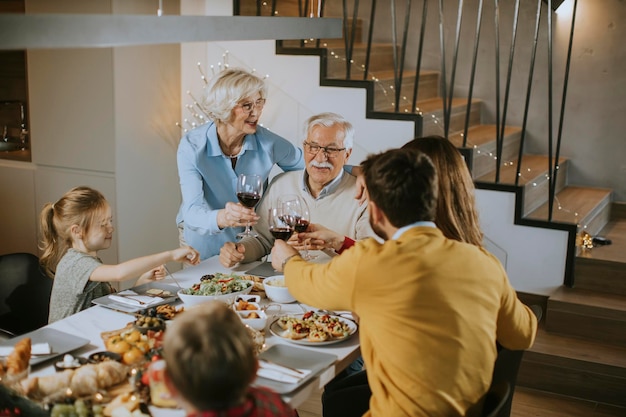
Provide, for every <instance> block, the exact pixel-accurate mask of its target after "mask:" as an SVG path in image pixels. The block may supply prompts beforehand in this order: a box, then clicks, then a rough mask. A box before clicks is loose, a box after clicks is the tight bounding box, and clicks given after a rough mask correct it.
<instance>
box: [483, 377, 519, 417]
mask: <svg viewBox="0 0 626 417" xmlns="http://www.w3.org/2000/svg"><path fill="white" fill-rule="evenodd" d="M483 398H484V402H483V412H482V414H481V417H502V416H503V414H502V412H503V411H504V408H505V406H506V405H507V403H510V399H511V398H513V390H511V386H510V385H509V383H508V382H506V381H501V382H499V383H497V384H495V385H494V384H492V385H491V387H489V391H487V393H486V394H485V396H484V397H483Z"/></svg>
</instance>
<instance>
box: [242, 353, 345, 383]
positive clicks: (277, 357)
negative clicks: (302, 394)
mask: <svg viewBox="0 0 626 417" xmlns="http://www.w3.org/2000/svg"><path fill="white" fill-rule="evenodd" d="M259 359H261V360H263V359H266V360H268V361H270V362H274V363H276V364H278V365H282V366H288V367H290V368H296V369H306V370H307V371H310V372H309V373H308V374H307V375H306V377H304V378H302V379H301V380H299V381H298V382H294V383H285V382H279V381H275V380H272V379H267V378H263V377H261V376H257V378H256V380H255V381H254V383H253V385H254V386H257V387H258V386H261V387H267V388H271V389H272V390H273V391H275V392H277V393H279V394H286V393H289V392H292V391H294V390H296V389H297V388H299V387H301V386H302V385H303V384H305V383H306V382H307V381H309V380H310V379H311V378H313V377H315V376H317V375H318V374H319V373H320V372H322V371H323V370H324V369H326V368H327V367H328V366H330V365H331V364H333V363H335V361H337V356H335V355H332V354H330V353H324V352H316V351H314V350H311V349H302V348H297V347H294V346H289V345H283V344H278V345H274V346H272V347H270V348H269V349H268V350H266V351H265V352H261V354H260V355H259Z"/></svg>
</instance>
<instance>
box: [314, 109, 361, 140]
mask: <svg viewBox="0 0 626 417" xmlns="http://www.w3.org/2000/svg"><path fill="white" fill-rule="evenodd" d="M334 125H341V126H342V127H343V132H344V138H343V147H344V148H346V149H352V147H353V146H354V127H353V126H352V123H350V122H349V121H347V120H346V119H344V118H343V116H341V115H339V114H337V113H330V112H329V113H320V114H316V115H314V116H311V117H309V118H308V119H307V121H306V122H305V123H304V139H305V140H306V138H307V137H308V136H309V131H310V130H311V129H312V128H313V127H314V126H324V127H332V126H334Z"/></svg>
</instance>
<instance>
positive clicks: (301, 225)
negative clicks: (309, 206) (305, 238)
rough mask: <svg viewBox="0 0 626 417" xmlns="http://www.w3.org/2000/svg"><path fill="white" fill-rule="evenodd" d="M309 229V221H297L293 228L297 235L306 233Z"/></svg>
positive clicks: (300, 219)
mask: <svg viewBox="0 0 626 417" xmlns="http://www.w3.org/2000/svg"><path fill="white" fill-rule="evenodd" d="M307 227H309V221H308V220H306V219H302V218H299V219H296V224H295V225H294V226H293V228H294V229H295V231H296V232H297V233H303V232H306V229H307Z"/></svg>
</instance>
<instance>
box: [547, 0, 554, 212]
mask: <svg viewBox="0 0 626 417" xmlns="http://www.w3.org/2000/svg"><path fill="white" fill-rule="evenodd" d="M552 158H553V155H552V0H548V221H549V222H551V221H552V209H553V208H554V200H553V199H552V198H550V190H551V189H552V180H553V179H552V161H553V159H552Z"/></svg>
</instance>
